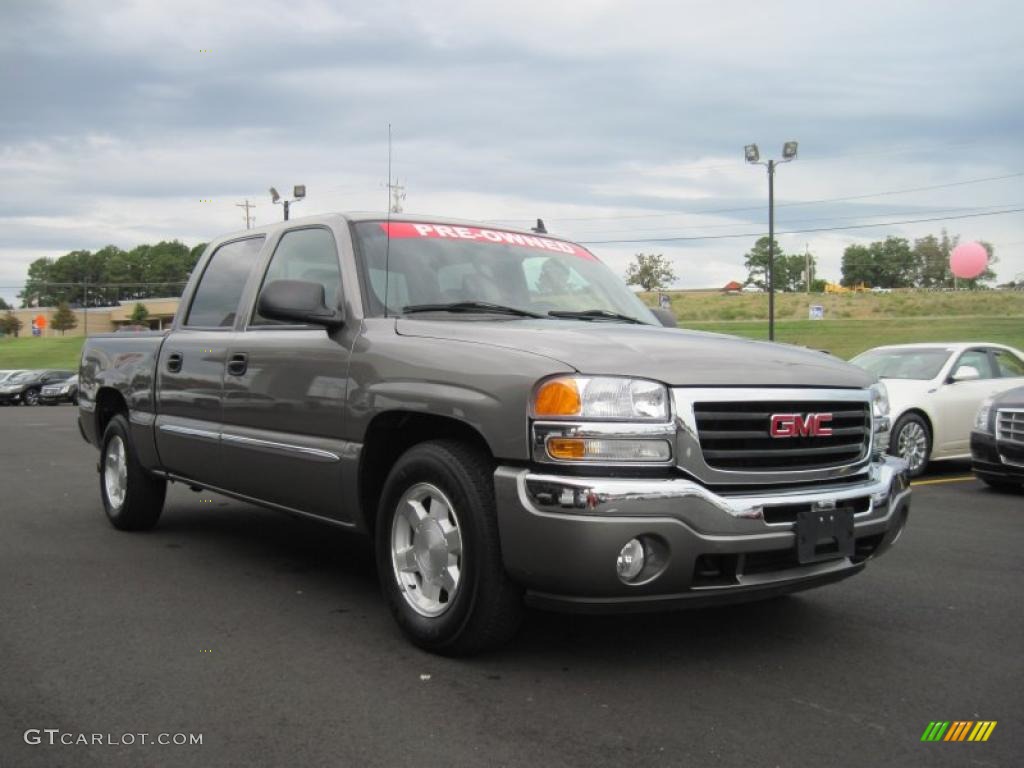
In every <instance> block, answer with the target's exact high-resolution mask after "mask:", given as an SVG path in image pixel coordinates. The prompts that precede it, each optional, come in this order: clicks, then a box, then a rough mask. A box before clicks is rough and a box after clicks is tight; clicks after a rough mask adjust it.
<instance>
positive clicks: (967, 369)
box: [950, 365, 981, 382]
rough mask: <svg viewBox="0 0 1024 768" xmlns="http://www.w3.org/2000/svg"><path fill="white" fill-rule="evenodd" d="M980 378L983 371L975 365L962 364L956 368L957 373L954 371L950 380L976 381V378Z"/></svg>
mask: <svg viewBox="0 0 1024 768" xmlns="http://www.w3.org/2000/svg"><path fill="white" fill-rule="evenodd" d="M980 378H981V371H979V370H978V369H977V368H975V367H974V366H973V365H961V366H960V367H959V368H957V369H956V373H954V374H953V375H952V376H951V377H950V381H953V382H957V381H975V380H976V379H980Z"/></svg>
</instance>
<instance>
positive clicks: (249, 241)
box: [185, 235, 264, 328]
mask: <svg viewBox="0 0 1024 768" xmlns="http://www.w3.org/2000/svg"><path fill="white" fill-rule="evenodd" d="M263 240H264V237H263V236H262V235H260V236H259V237H249V238H246V239H245V240H235V241H233V242H230V243H225V244H224V245H222V246H220V247H219V248H218V249H217V250H216V251H214V254H213V256H212V257H211V258H210V260H209V261H208V262H207V264H206V269H205V270H203V275H202V277H201V278H200V279H199V286H198V287H197V288H196V291H195V294H194V295H193V297H192V304H191V306H189V309H188V314H187V315H186V316H185V325H186V326H189V327H194V328H230V327H231V326H232V325H234V322H235V315H236V314H237V312H238V303H239V301H240V300H241V298H242V291H243V290H244V289H245V283H246V281H247V280H248V279H249V273H250V272H251V271H252V267H253V264H254V263H255V261H256V256H257V255H258V254H259V252H260V248H262V247H263Z"/></svg>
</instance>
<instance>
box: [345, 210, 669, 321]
mask: <svg viewBox="0 0 1024 768" xmlns="http://www.w3.org/2000/svg"><path fill="white" fill-rule="evenodd" d="M353 231H354V237H355V239H356V245H357V253H358V254H359V257H360V260H361V261H362V264H361V268H362V272H363V274H364V275H365V276H366V278H365V282H366V289H367V293H368V297H367V298H368V304H369V307H368V310H369V314H371V315H378V316H379V315H383V314H384V308H385V305H386V306H387V314H402V310H403V308H404V307H406V306H410V305H420V304H436V303H451V302H467V301H468V302H488V303H491V304H500V305H504V306H508V307H514V308H516V309H521V310H525V311H529V312H535V313H538V314H545V313H547V312H549V311H552V310H556V311H557V310H569V311H587V310H602V311H605V312H614V313H617V314H621V315H628V316H629V317H633V318H636V319H638V320H640V321H642V322H645V323H650V324H652V325H653V324H657V320H656V319H655V318H654V316H653V315H651V313H650V312H649V310H648V309H647V307H646V306H644V304H643V302H642V301H640V299H639V298H637V296H636V295H635V294H633V293H632V292H631V291H630V290H629V289H628V288H627V287H626V286H625V284H623V282H622V281H621V280H620V279H619V277H618V276H616V275H615V274H614V273H613V272H612V271H611V270H610V269H608V267H606V266H605V265H604V264H603V263H601V262H600V261H598V259H597V258H596V257H595V256H594V255H593V254H592V253H590V251H588V250H586V249H585V248H583V247H582V246H579V245H576V244H574V243H569V242H566V241H564V240H556V239H554V238H550V237H543V236H540V235H536V236H533V235H525V234H522V233H515V232H506V231H503V230H495V229H483V228H479V227H462V226H454V225H444V224H424V223H422V222H402V221H393V222H384V221H366V222H359V223H357V224H355V225H354V227H353ZM389 235H390V237H389ZM389 240H390V242H389ZM385 293H386V294H387V301H385Z"/></svg>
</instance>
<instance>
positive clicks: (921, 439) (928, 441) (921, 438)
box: [889, 413, 932, 477]
mask: <svg viewBox="0 0 1024 768" xmlns="http://www.w3.org/2000/svg"><path fill="white" fill-rule="evenodd" d="M889 453H890V454H892V455H893V456H899V457H900V458H901V459H905V460H906V461H907V464H908V466H909V469H908V471H907V474H908V475H909V476H910V477H917V476H918V475H920V474H921V473H922V472H924V471H925V469H926V468H927V467H928V460H929V458H931V455H932V433H931V430H930V429H928V424H927V422H925V420H924V419H922V418H921V417H920V416H918V415H917V414H916V413H905V414H903V415H902V416H900V418H899V420H898V421H897V422H896V424H895V426H893V428H892V437H891V438H890V440H889Z"/></svg>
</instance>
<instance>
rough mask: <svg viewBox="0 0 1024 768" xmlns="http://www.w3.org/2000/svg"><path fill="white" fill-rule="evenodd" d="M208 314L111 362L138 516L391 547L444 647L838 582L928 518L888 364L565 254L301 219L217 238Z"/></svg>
mask: <svg viewBox="0 0 1024 768" xmlns="http://www.w3.org/2000/svg"><path fill="white" fill-rule="evenodd" d="M181 307H182V309H181V311H180V312H179V313H178V316H177V318H176V319H175V321H174V325H173V326H172V328H171V330H170V332H169V333H168V334H163V335H162V334H157V333H154V334H152V335H148V334H138V335H133V334H109V335H105V336H90V337H89V338H88V339H86V341H85V346H84V347H83V350H82V368H81V375H80V382H81V386H80V392H79V395H80V405H79V426H80V428H81V431H82V434H83V436H84V437H85V438H86V440H88V441H89V442H90V443H92V444H93V445H94V446H95V447H96V448H97V449H98V451H99V454H100V459H99V467H100V475H99V477H100V483H99V490H100V497H101V499H102V504H103V508H104V510H105V512H106V516H107V518H108V519H109V521H110V523H111V524H112V525H113V526H114V527H116V528H119V529H123V530H141V529H146V528H152V527H153V526H154V525H155V524H156V523H157V521H158V519H159V517H160V514H161V511H162V509H163V504H164V495H165V492H166V487H167V483H168V481H176V482H182V483H185V484H186V485H188V486H198V487H201V488H209V489H211V490H214V491H217V492H219V493H225V494H227V495H230V496H235V497H237V498H240V499H244V500H246V501H248V502H250V503H257V504H262V505H265V506H267V507H270V508H274V509H278V510H281V511H284V512H288V513H291V514H296V515H301V516H303V517H307V518H312V519H314V520H318V521H321V522H324V523H328V524H333V525H337V526H340V527H343V528H346V529H349V530H353V531H358V532H363V533H366V534H368V535H369V536H372V537H373V538H374V540H375V547H376V556H377V572H378V575H379V578H380V584H381V589H382V591H383V593H384V596H385V599H386V600H387V602H388V604H389V607H390V608H391V611H392V613H393V614H394V616H395V618H396V620H397V623H398V624H399V626H400V627H401V628H402V629H403V630H404V631H405V632H406V634H407V635H408V636H409V637H410V638H411V639H412V641H413V642H415V643H416V644H418V645H420V646H422V647H424V648H427V649H429V650H431V651H435V652H439V653H445V654H465V653H471V652H473V651H478V650H481V649H484V648H487V647H493V646H495V645H497V644H500V643H501V642H503V641H504V640H506V639H507V638H508V637H509V636H510V635H511V633H512V632H513V631H514V629H515V627H516V623H517V620H518V617H519V615H520V611H521V608H522V605H523V601H524V597H525V599H526V600H527V601H529V602H532V603H534V604H538V605H544V606H548V607H550V608H560V609H563V610H575V611H630V610H651V609H659V608H660V609H672V608H679V607H682V606H686V605H699V604H708V603H719V602H730V603H731V602H738V601H743V600H754V599H759V598H763V597H767V596H771V595H777V594H782V593H786V592H792V591H796V590H801V589H807V588H811V587H815V586H819V585H822V584H825V583H830V582H833V581H836V580H839V579H843V578H846V577H848V576H852V575H853V574H855V573H858V572H860V571H861V570H863V569H864V568H865V566H866V564H867V563H868V562H869V561H871V560H872V558H874V557H877V556H878V555H880V554H881V553H882V552H884V551H886V550H887V549H888V548H889V547H890V545H891V544H892V543H893V542H894V541H895V540H896V539H897V537H898V536H899V535H900V532H901V531H902V530H903V527H904V524H905V522H906V519H907V514H908V511H909V503H910V488H909V481H908V480H907V477H906V472H905V469H906V463H905V462H904V461H902V460H900V459H896V458H891V457H886V456H884V455H882V454H881V452H880V451H879V450H878V446H879V445H880V444H881V442H883V441H884V439H885V433H886V431H887V430H888V427H889V421H888V416H887V414H886V413H885V410H884V405H885V400H884V397H883V396H882V387H881V386H880V385H878V384H877V383H876V382H875V377H874V376H872V375H870V374H868V373H867V372H865V371H864V370H862V369H860V368H857V367H856V366H853V365H850V364H848V363H846V362H843V361H841V360H837V359H835V358H830V357H828V356H827V355H822V354H821V353H820V352H815V351H809V350H802V349H798V348H795V347H790V346H785V345H778V344H768V343H764V342H755V341H750V340H745V339H737V338H731V337H728V336H722V335H715V334H705V333H697V332H693V331H686V330H682V329H679V328H669V327H663V326H662V325H661V324H660V323H659V322H658V320H657V319H656V318H655V315H654V314H652V313H651V312H650V311H649V310H648V309H647V308H646V307H645V306H644V305H643V304H642V302H640V300H639V299H638V298H637V297H636V296H635V295H633V293H632V292H631V291H629V290H628V289H627V288H626V286H625V284H623V283H622V282H621V280H620V279H619V278H617V277H616V276H615V274H614V273H613V272H612V270H610V269H609V268H608V267H607V266H605V265H604V264H602V263H601V262H600V261H599V260H598V259H597V258H596V257H595V256H594V255H593V254H592V253H590V251H588V250H587V249H585V248H583V247H582V246H579V245H576V244H575V243H571V242H567V241H565V240H560V239H557V238H553V237H548V236H540V235H537V234H536V233H530V232H513V231H508V230H496V229H492V228H486V227H482V226H480V225H479V224H476V223H473V222H461V221H454V222H453V221H446V222H438V221H436V220H433V219H425V218H418V217H403V219H402V220H400V221H396V220H391V221H385V220H383V219H382V218H381V217H380V216H375V215H372V214H354V215H340V214H333V215H322V216H316V217H309V218H304V219H299V220H293V221H286V222H281V223H276V224H272V225H268V226H265V227H262V228H258V229H252V230H246V231H243V232H239V233H236V234H232V235H228V236H225V237H221V238H216V239H214V240H213V241H212V242H211V243H210V245H209V246H208V247H207V249H206V251H205V253H204V254H203V256H202V257H201V258H200V260H199V261H198V263H197V264H196V267H195V269H194V270H193V272H192V278H191V280H190V283H189V285H188V287H186V289H185V292H184V295H183V297H182V304H181ZM666 322H674V321H672V320H671V319H670V318H666Z"/></svg>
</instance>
